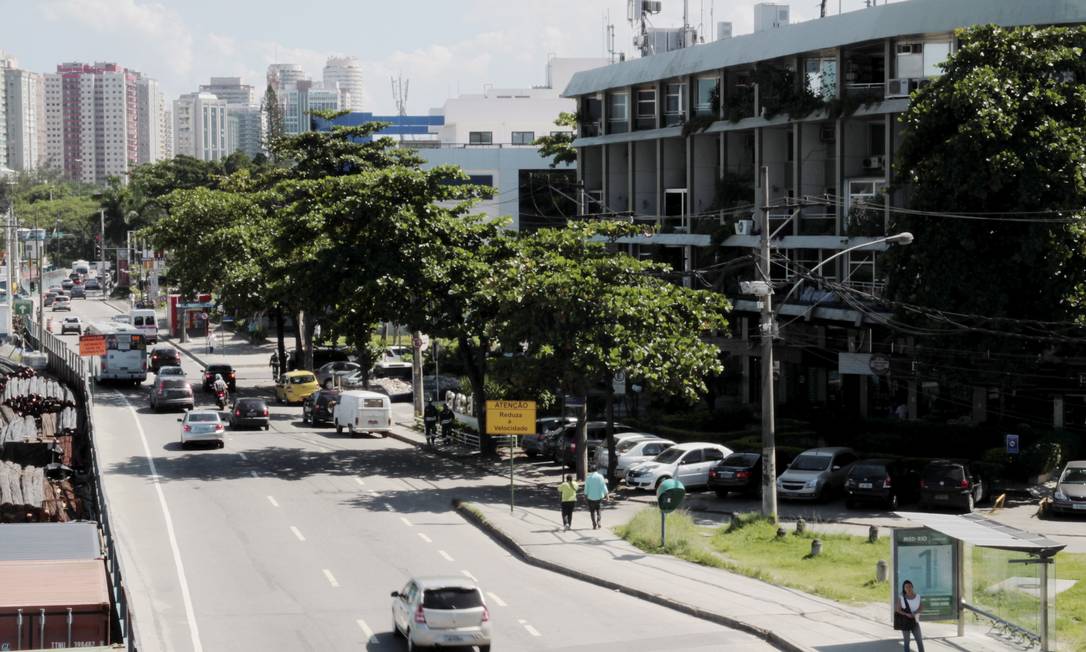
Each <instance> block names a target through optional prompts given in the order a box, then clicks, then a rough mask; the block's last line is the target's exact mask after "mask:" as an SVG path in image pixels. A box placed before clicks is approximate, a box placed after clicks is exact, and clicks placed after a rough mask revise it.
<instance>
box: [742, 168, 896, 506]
mask: <svg viewBox="0 0 1086 652" xmlns="http://www.w3.org/2000/svg"><path fill="white" fill-rule="evenodd" d="M762 187H763V192H764V196H763V206H762V235H761V256H760V259H761V261H760V264H761V268H762V269H761V272H762V273H761V276H762V279H761V282H754V283H750V284H748V287H747V290H749V291H750V292H751V293H753V294H755V295H756V296H758V297H759V299H760V302H761V306H762V310H761V314H762V317H761V326H760V328H761V337H762V514H763V515H764V516H767V517H769V518H770V520H772V521H773V523H777V522H778V518H777V443H776V413H775V409H774V408H775V405H774V396H773V392H774V385H773V340H774V338H775V337H776V335H777V332H776V331H777V322H776V311H774V309H773V304H772V298H771V297H772V295H773V282H772V280H771V276H770V272H769V265H770V248H769V245H770V242H769V237H770V235H771V233H770V229H769V209H770V206H769V172H768V169H767V168H762ZM912 241H913V235H912V234H911V233H909V232H903V233H897V234H894V235H891V236H887V237H885V238H879V239H877V240H872V241H870V242H864V243H862V244H858V245H855V246H852V247H848V248H846V249H842V250H841V251H838V252H837V253H835V254H833V255H832V256H830V257H828V258H826V259H825V260H823V261H822V262H820V263H819V264H817V265H815V266H814V267H812V268H811V269H810V270H809V271H808V273H810V272H815V271H817V270H818V269H819V268H821V267H822V266H824V265H825V264H826V263H829V262H830V261H832V260H834V259H836V258H840V257H841V256H844V255H845V254H847V253H849V252H852V251H856V250H858V249H866V248H868V247H873V246H876V245H880V244H884V243H888V244H901V245H907V244H910V243H912ZM802 282H803V279H802V278H801V279H799V280H798V281H796V283H795V284H794V285H793V286H792V287H791V289H789V290H788V292H787V293H786V294H785V295H784V298H783V299H781V301H780V302H779V303H778V304H777V310H780V307H781V306H783V305H784V304H785V303H787V302H788V299H789V297H791V296H792V294H793V293H794V292H795V291H796V290H797V289H798V288H799V286H800V283H802Z"/></svg>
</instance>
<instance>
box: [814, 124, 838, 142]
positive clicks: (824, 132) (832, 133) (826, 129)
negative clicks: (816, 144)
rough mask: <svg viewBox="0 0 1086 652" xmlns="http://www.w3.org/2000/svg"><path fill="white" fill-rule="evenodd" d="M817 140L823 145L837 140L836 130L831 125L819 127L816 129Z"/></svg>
mask: <svg viewBox="0 0 1086 652" xmlns="http://www.w3.org/2000/svg"><path fill="white" fill-rule="evenodd" d="M818 140H819V141H821V142H823V143H832V142H834V141H835V140H837V128H836V127H834V126H833V125H831V124H830V125H821V126H820V127H819V128H818Z"/></svg>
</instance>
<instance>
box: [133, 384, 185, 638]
mask: <svg viewBox="0 0 1086 652" xmlns="http://www.w3.org/2000/svg"><path fill="white" fill-rule="evenodd" d="M117 395H118V396H120V397H121V399H123V400H124V404H125V405H127V406H128V410H129V411H130V412H131V413H132V419H133V420H135V422H136V431H137V432H138V433H139V435H140V442H141V443H142V444H143V454H144V456H145V457H146V458H147V466H148V467H149V468H150V470H151V478H152V480H151V481H152V482H153V483H154V485H155V493H156V494H158V504H159V506H160V507H161V508H162V518H163V519H164V520H165V521H166V536H167V537H168V538H169V540H170V552H172V553H173V563H174V565H175V566H176V567H177V580H178V584H179V585H180V588H181V601H182V602H183V603H184V605H185V619H186V620H187V621H188V624H189V636H190V637H191V638H192V649H193V652H203V649H204V646H203V645H201V644H200V630H199V629H198V628H197V627H196V612H195V611H194V610H193V608H192V596H191V595H190V594H189V583H188V580H186V579H185V565H184V563H182V561H181V549H180V548H179V547H178V546H177V535H176V533H175V532H174V528H173V519H172V518H171V517H170V508H169V506H168V505H167V504H166V494H164V493H163V492H162V483H161V482H160V480H159V477H158V469H157V468H156V467H155V460H154V458H152V457H151V447H150V446H149V445H148V444H147V435H146V433H144V432H143V424H141V423H140V418H139V414H137V413H136V408H134V407H132V404H131V403H129V402H128V397H127V396H125V395H124V394H122V393H120V392H117Z"/></svg>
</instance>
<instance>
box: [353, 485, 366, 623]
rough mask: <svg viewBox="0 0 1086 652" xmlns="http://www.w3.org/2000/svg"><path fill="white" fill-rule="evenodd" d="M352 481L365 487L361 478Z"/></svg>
mask: <svg viewBox="0 0 1086 652" xmlns="http://www.w3.org/2000/svg"><path fill="white" fill-rule="evenodd" d="M354 481H355V483H356V484H357V485H358V486H359V487H365V486H366V483H365V482H363V481H362V478H355V479H354ZM359 622H362V621H359Z"/></svg>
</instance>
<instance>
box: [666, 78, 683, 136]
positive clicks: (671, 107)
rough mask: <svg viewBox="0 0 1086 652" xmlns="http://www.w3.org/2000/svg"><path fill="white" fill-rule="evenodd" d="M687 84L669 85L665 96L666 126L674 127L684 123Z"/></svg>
mask: <svg viewBox="0 0 1086 652" xmlns="http://www.w3.org/2000/svg"><path fill="white" fill-rule="evenodd" d="M685 96H686V84H668V85H667V86H666V87H665V95H664V125H665V126H667V127H673V126H675V125H678V124H680V123H681V122H682V119H683V115H684V114H685V113H686V100H685V99H684V98H685Z"/></svg>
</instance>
